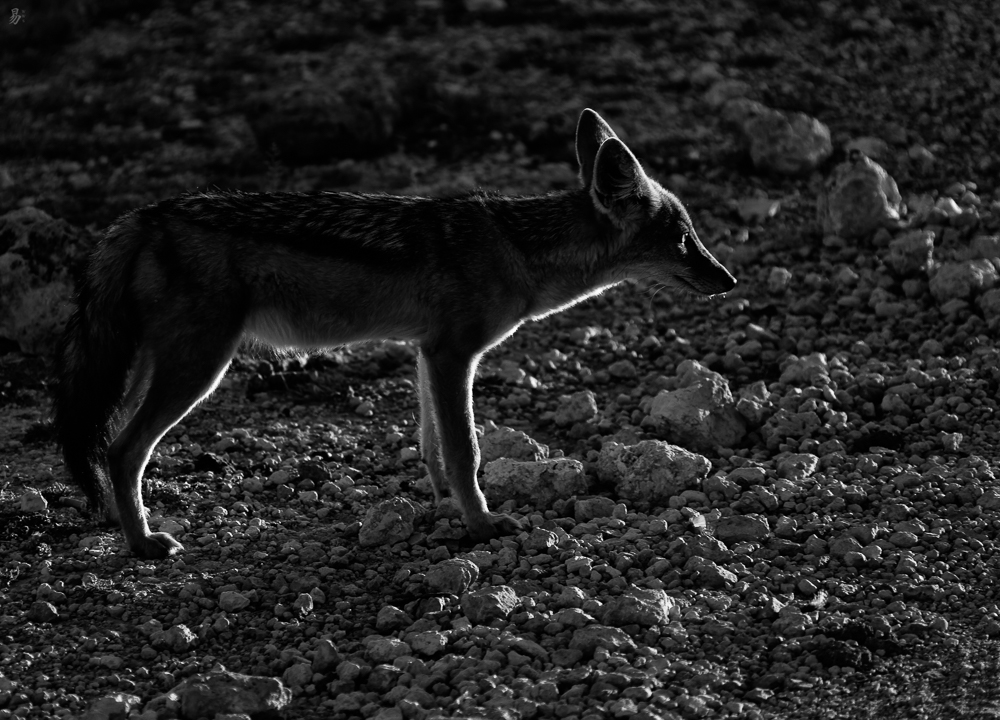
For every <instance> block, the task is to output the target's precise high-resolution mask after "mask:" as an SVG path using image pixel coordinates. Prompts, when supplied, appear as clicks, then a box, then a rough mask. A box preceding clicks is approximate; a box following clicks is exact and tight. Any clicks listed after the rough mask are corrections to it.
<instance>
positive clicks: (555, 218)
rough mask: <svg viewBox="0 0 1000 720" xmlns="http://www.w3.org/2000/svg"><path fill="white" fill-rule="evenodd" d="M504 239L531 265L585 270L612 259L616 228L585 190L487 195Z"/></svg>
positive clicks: (603, 267)
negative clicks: (595, 206) (511, 195)
mask: <svg viewBox="0 0 1000 720" xmlns="http://www.w3.org/2000/svg"><path fill="white" fill-rule="evenodd" d="M486 205H487V207H488V208H489V210H490V213H491V214H492V216H493V218H494V220H495V221H496V223H497V226H498V228H499V229H500V231H501V232H502V234H503V235H504V239H505V240H507V241H508V242H510V243H511V244H512V245H513V246H514V247H516V248H517V249H518V250H519V251H520V252H521V254H522V255H523V256H524V258H525V261H526V262H527V264H528V266H529V267H530V268H536V267H537V268H538V269H540V270H550V269H551V268H552V266H557V267H559V268H561V269H562V270H563V271H564V272H568V271H576V272H579V273H583V274H589V273H591V272H595V271H596V272H601V271H603V270H606V269H608V265H609V264H612V263H613V262H614V259H613V255H614V250H615V247H616V246H617V245H618V243H617V241H616V232H615V230H614V228H613V227H612V225H611V223H610V222H608V220H607V218H606V217H605V216H603V215H601V214H600V213H598V212H597V211H596V210H595V209H594V204H593V201H592V200H591V199H590V196H589V195H588V194H587V192H586V191H584V190H572V191H568V192H562V193H553V194H551V195H539V196H535V197H503V196H494V197H487V198H486Z"/></svg>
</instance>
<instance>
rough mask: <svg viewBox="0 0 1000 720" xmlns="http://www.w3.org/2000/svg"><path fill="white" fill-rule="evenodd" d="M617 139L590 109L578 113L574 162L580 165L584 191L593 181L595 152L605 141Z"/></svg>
mask: <svg viewBox="0 0 1000 720" xmlns="http://www.w3.org/2000/svg"><path fill="white" fill-rule="evenodd" d="M617 137H618V136H617V135H615V131H614V130H612V129H611V126H610V125H608V124H607V123H606V122H604V119H603V118H602V117H601V116H600V115H598V114H597V113H596V112H594V111H593V110H591V109H590V108H587V109H586V110H584V111H583V112H582V113H580V121H579V122H578V123H577V124H576V161H577V163H578V164H579V165H580V181H581V182H583V188H584V189H585V190H590V184H591V183H592V182H593V180H594V162H595V160H596V159H597V151H598V150H600V149H601V145H603V144H604V141H605V140H608V139H609V138H617Z"/></svg>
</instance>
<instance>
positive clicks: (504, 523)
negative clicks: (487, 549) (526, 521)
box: [469, 513, 524, 542]
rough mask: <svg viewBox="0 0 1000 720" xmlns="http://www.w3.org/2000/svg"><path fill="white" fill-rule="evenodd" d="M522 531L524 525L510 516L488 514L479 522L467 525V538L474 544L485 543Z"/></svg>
mask: <svg viewBox="0 0 1000 720" xmlns="http://www.w3.org/2000/svg"><path fill="white" fill-rule="evenodd" d="M522 530H524V525H523V524H522V523H521V521H520V520H518V519H516V518H513V517H511V516H510V515H499V514H497V513H490V514H489V515H487V516H486V518H485V519H483V520H482V521H480V522H477V523H475V524H473V523H469V537H471V538H472V539H473V540H475V541H476V542H485V541H487V540H490V539H491V538H495V537H503V536H504V535H516V534H517V533H519V532H521V531H522Z"/></svg>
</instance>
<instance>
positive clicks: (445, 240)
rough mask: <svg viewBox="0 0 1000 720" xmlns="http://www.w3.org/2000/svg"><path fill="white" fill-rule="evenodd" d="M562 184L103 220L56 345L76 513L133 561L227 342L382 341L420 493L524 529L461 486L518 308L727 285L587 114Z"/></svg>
mask: <svg viewBox="0 0 1000 720" xmlns="http://www.w3.org/2000/svg"><path fill="white" fill-rule="evenodd" d="M576 159H577V164H578V167H579V179H580V186H579V187H578V188H576V189H573V190H566V191H561V192H553V193H549V194H545V195H537V196H505V195H501V194H497V193H491V192H484V191H475V192H472V193H470V194H468V195H464V196H460V197H454V198H426V197H415V196H394V195H388V194H367V193H353V192H310V193H294V192H281V193H255V192H240V191H222V190H216V191H210V192H193V193H188V194H185V195H181V196H178V197H175V198H172V199H168V200H164V201H161V202H159V203H156V204H153V205H149V206H146V207H143V208H139V209H136V210H132V211H130V212H128V213H126V214H124V215H123V216H121V217H120V218H118V219H117V220H116V221H115V222H114V223H113V224H112V225H111V226H110V227H109V228H108V229H107V230H106V232H105V233H104V235H103V237H102V239H101V240H100V241H99V242H98V244H97V246H96V247H95V249H94V251H93V253H92V254H91V257H90V258H89V261H88V265H87V269H86V271H85V273H84V276H83V278H82V280H81V281H80V282H79V283H78V286H79V287H78V288H77V298H76V300H77V302H76V307H75V309H74V311H73V313H72V315H71V317H70V319H69V321H68V323H67V326H66V329H65V331H64V333H63V335H62V338H61V341H60V343H59V347H58V351H57V359H56V378H55V402H54V412H53V426H54V429H55V435H56V438H57V441H58V442H59V444H60V445H61V447H62V452H63V457H64V460H65V465H66V468H67V470H68V472H69V474H70V476H71V478H72V479H73V481H75V483H76V484H77V485H78V486H79V487H80V489H81V490H82V491H83V493H84V495H85V496H86V499H87V505H88V507H89V512H91V513H93V514H96V515H97V516H98V518H100V519H101V520H103V521H106V522H108V523H111V524H117V525H120V526H121V530H122V533H123V535H124V538H125V542H126V544H127V547H128V549H129V551H130V552H131V553H133V554H134V555H135V556H137V557H139V558H142V559H149V560H158V559H164V558H167V557H170V556H173V555H175V554H176V553H179V552H181V551H183V549H184V548H183V546H182V545H181V543H180V542H178V541H177V539H176V538H174V537H173V536H172V535H170V534H169V533H166V532H151V531H150V528H149V525H148V522H147V512H146V509H145V507H144V505H143V500H142V477H143V473H144V471H145V467H146V464H147V462H148V461H149V458H150V455H151V453H152V451H153V449H154V448H155V446H156V444H157V443H158V442H159V441H160V439H161V438H162V437H163V436H164V435H165V434H166V433H167V432H168V431H169V430H170V428H171V427H173V426H174V425H175V424H177V423H178V422H180V421H181V420H182V419H183V418H184V417H185V416H186V415H187V414H188V413H190V412H191V410H192V409H193V408H194V407H195V406H196V405H198V403H200V402H201V401H202V400H204V399H205V398H206V397H207V396H208V395H209V394H210V393H211V392H212V391H213V390H214V389H215V388H216V386H217V385H218V384H219V381H220V380H221V379H222V377H223V375H224V374H225V372H226V370H227V369H228V367H229V364H230V362H231V361H232V359H233V357H234V355H235V353H236V352H237V350H238V349H239V348H240V347H241V345H242V344H244V343H250V344H253V345H262V346H270V347H272V348H274V349H275V350H277V351H279V352H308V351H310V350H316V349H321V348H330V347H336V346H343V345H347V344H351V343H357V342H364V341H373V340H382V339H388V338H394V339H402V340H409V341H412V342H413V343H414V347H415V349H416V351H417V352H416V355H417V388H418V391H417V392H418V399H419V407H420V413H419V414H420V447H421V458H422V460H423V461H424V463H425V464H426V468H427V473H428V475H429V478H430V484H431V486H432V489H433V491H434V496H435V498H436V500H437V501H438V502H440V501H441V499H442V498H444V497H445V496H448V495H453V496H454V498H455V499H456V501H457V503H458V505H459V507H460V509H461V511H462V516H463V518H464V521H465V525H466V529H467V533H468V535H469V537H470V538H471V539H472V540H474V541H477V542H481V541H486V540H488V539H490V538H493V537H498V536H503V535H510V534H516V533H518V532H519V531H521V530H522V529H523V528H522V523H521V521H520V520H518V519H517V518H514V517H512V516H511V515H505V514H498V513H492V512H491V511H490V509H489V507H488V506H487V502H486V498H485V496H484V495H483V492H482V490H481V488H480V486H479V483H478V481H477V473H478V470H479V460H480V455H479V445H478V442H477V440H476V431H475V425H474V415H473V395H472V390H473V378H474V375H475V371H476V367H477V364H478V363H479V360H480V358H481V357H482V356H483V354H484V353H485V352H487V351H488V350H490V349H491V348H493V347H495V346H496V345H498V344H499V343H501V342H503V341H504V340H505V339H506V338H508V337H509V336H510V335H511V334H512V333H514V331H515V330H517V328H518V327H519V326H520V325H521V324H522V323H524V322H525V321H527V320H536V319H539V318H542V317H545V316H547V315H549V314H551V313H555V312H558V311H559V310H562V309H565V308H567V307H569V306H571V305H574V304H576V303H579V302H580V301H582V300H584V299H585V298H588V297H591V296H593V295H596V294H597V293H600V292H602V291H604V290H606V289H607V288H610V287H612V286H614V285H617V284H618V283H621V282H622V281H624V280H627V279H634V280H650V281H653V282H655V283H658V284H661V285H663V286H670V287H674V288H677V289H680V290H682V291H685V292H687V293H690V294H694V295H697V296H707V297H711V296H715V295H722V294H725V293H727V292H729V291H730V290H732V289H733V288H734V287H735V286H736V279H735V278H734V277H733V276H732V274H730V272H729V271H728V270H727V269H726V268H725V267H724V266H723V265H722V264H721V263H720V262H719V261H718V260H717V259H716V258H715V257H714V256H713V255H712V254H711V253H710V252H709V251H708V250H707V249H706V248H705V246H704V245H703V244H702V242H701V240H700V239H699V238H698V234H697V233H696V232H695V229H694V226H693V224H692V222H691V218H690V216H689V215H688V213H687V211H686V210H685V208H684V206H683V205H682V204H681V202H680V200H678V199H677V197H676V196H675V195H674V194H672V193H671V192H669V191H668V190H666V189H664V188H663V187H662V186H661V185H660V184H659V183H657V182H656V181H655V180H653V179H652V178H650V177H649V176H648V175H647V174H646V172H645V171H644V170H643V168H642V166H641V165H640V164H639V161H638V160H636V158H635V156H634V155H633V154H632V151H631V150H629V148H628V147H627V146H626V145H625V143H623V142H622V141H621V140H620V139H619V138H618V136H617V135H616V134H615V132H614V131H613V130H612V129H611V126H610V125H608V123H607V122H605V121H604V119H603V118H601V116H600V115H598V114H597V113H596V112H595V111H594V110H591V109H589V108H588V109H585V110H584V111H583V112H582V113H581V115H580V118H579V121H578V124H577V130H576Z"/></svg>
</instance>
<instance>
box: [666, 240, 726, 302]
mask: <svg viewBox="0 0 1000 720" xmlns="http://www.w3.org/2000/svg"><path fill="white" fill-rule="evenodd" d="M678 276H679V278H680V279H681V280H682V281H683V282H684V283H685V284H687V285H689V286H691V289H692V290H694V291H695V292H697V293H699V294H701V295H707V296H712V295H722V294H724V293H727V292H729V291H730V290H732V289H733V288H734V287H736V278H734V277H733V274H732V273H731V272H729V270H727V269H726V266H725V265H723V264H722V263H721V262H719V261H718V259H716V257H715V256H714V255H712V253H710V252H709V251H708V249H707V248H706V247H705V246H704V245H702V243H701V240H700V239H699V238H698V236H697V235H695V234H694V233H689V234H688V235H687V236H686V237H685V239H684V258H683V270H682V271H681V272H679V273H678Z"/></svg>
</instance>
